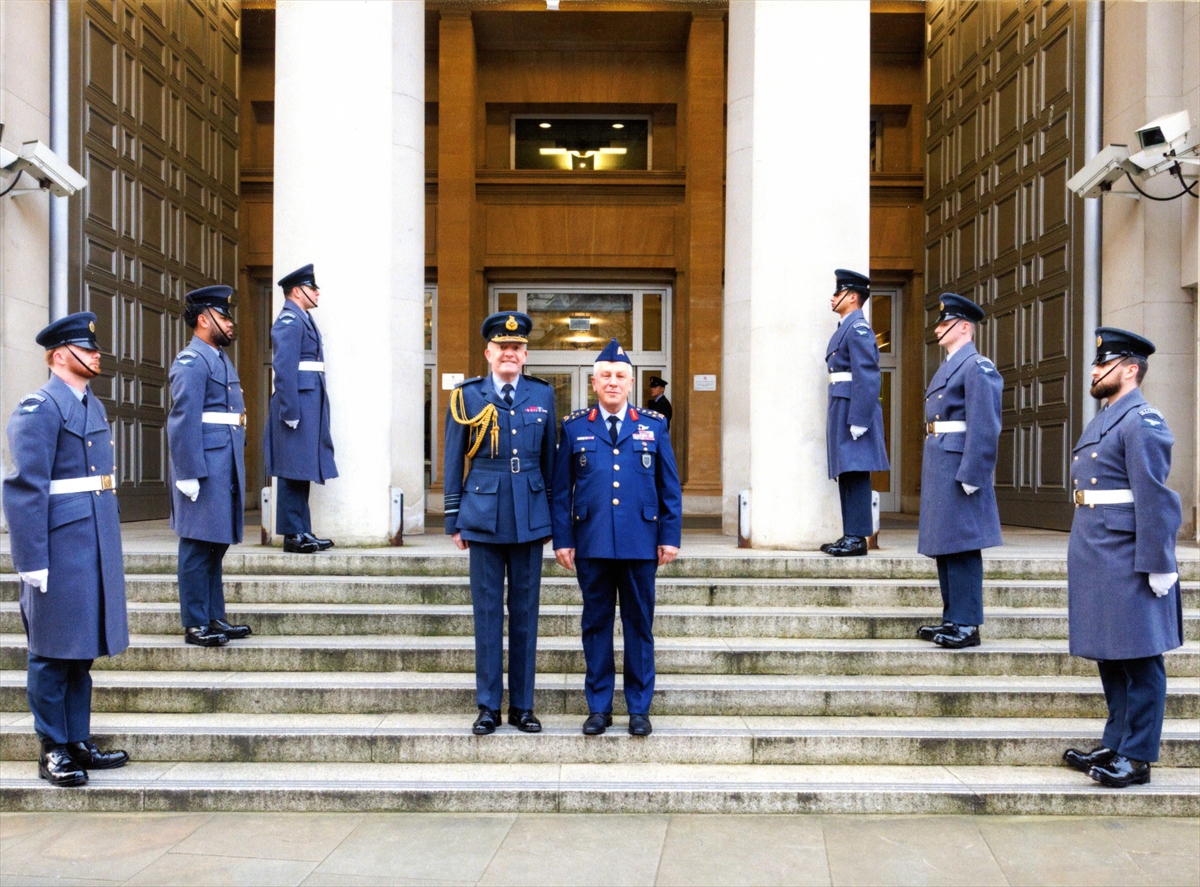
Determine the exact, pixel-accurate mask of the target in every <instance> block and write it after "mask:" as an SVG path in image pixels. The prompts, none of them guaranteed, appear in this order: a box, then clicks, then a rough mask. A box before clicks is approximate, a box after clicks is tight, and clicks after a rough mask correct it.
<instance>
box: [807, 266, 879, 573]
mask: <svg viewBox="0 0 1200 887" xmlns="http://www.w3.org/2000/svg"><path fill="white" fill-rule="evenodd" d="M833 273H834V277H835V279H836V281H837V282H836V284H835V291H834V294H833V295H832V296H831V297H830V299H829V305H830V307H831V308H832V309H833V311H834V313H835V314H837V315H838V316H839V317H840V318H841V319H840V320H839V321H838V328H837V331H836V332H834V334H833V337H832V338H831V339H830V340H829V347H827V348H826V349H825V364H826V366H827V367H828V369H829V409H828V412H827V421H826V427H825V449H826V452H827V453H828V456H829V477H830V479H831V480H832V479H835V478H836V479H837V483H838V494H839V495H840V497H841V500H842V538H841V539H839V540H837V541H836V542H827V543H826V544H824V545H822V546H821V550H822V551H824V552H825V553H826V554H832V555H833V556H834V557H862V556H863V555H865V554H866V553H867V537H868V536H870V535H871V534H872V533H874V532H875V530H874V521H873V520H872V517H871V472H872V471H887V470H888V468H889V464H888V457H887V443H886V441H884V439H883V407H882V406H881V405H880V403H879V386H880V374H879V344H878V342H876V340H875V331H874V330H872V329H871V324H869V323H868V322H867V319H866V317H865V316H864V315H863V311H862V306H863V304H864V303H865V302H866V301H867V299H868V298H870V296H871V281H870V279H868V278H867V277H865V276H864V275H862V274H858V273H856V272H854V271H847V270H846V269H845V268H838V269H837V270H836V271H834V272H833Z"/></svg>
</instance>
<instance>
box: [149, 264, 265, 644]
mask: <svg viewBox="0 0 1200 887" xmlns="http://www.w3.org/2000/svg"><path fill="white" fill-rule="evenodd" d="M231 295H233V290H232V289H230V288H229V287H227V286H206V287H203V288H202V289H198V290H193V291H192V292H190V293H188V294H187V295H186V296H185V297H184V307H183V321H184V323H186V324H187V325H188V326H189V327H190V328H191V329H193V330H194V331H195V332H194V335H193V336H192V341H191V342H189V343H188V346H187V347H186V348H184V349H183V350H182V351H180V352H179V355H178V356H177V357H176V358H175V362H174V363H172V364H171V370H170V374H169V377H170V380H171V412H170V414H169V415H168V416H167V448H168V451H169V453H170V462H171V466H170V477H171V528H172V529H173V530H175V532H176V533H177V534H178V536H179V564H178V571H179V609H180V614H181V618H182V621H183V632H184V633H183V639H184V641H186V642H187V643H189V644H195V645H197V646H200V647H220V646H223V645H225V644H227V643H229V641H231V640H240V639H241V638H246V637H249V636H250V626H248V625H231V624H230V623H229V622H228V621H226V619H225V615H226V614H225V590H224V588H223V587H222V583H221V561H222V560H223V559H224V557H225V552H226V551H227V550H228V549H229V546H230V545H234V544H236V543H238V542H241V541H242V521H243V512H244V511H245V502H246V464H245V455H244V451H245V448H246V405H245V403H244V401H243V400H242V383H241V381H240V380H239V379H238V374H237V370H235V369H234V367H233V361H231V360H230V359H229V355H227V354H226V353H225V348H226V347H228V346H229V345H232V344H233V339H234V323H233V312H232V311H231V309H230V306H229V297H230V296H231Z"/></svg>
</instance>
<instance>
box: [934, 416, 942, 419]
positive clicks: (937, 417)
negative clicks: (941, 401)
mask: <svg viewBox="0 0 1200 887" xmlns="http://www.w3.org/2000/svg"><path fill="white" fill-rule="evenodd" d="M933 418H935V419H940V418H942V417H941V416H934V417H933Z"/></svg>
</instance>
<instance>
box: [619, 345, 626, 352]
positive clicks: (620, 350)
mask: <svg viewBox="0 0 1200 887" xmlns="http://www.w3.org/2000/svg"><path fill="white" fill-rule="evenodd" d="M624 353H625V349H624V348H622V347H621V346H620V345H618V346H617V354H624Z"/></svg>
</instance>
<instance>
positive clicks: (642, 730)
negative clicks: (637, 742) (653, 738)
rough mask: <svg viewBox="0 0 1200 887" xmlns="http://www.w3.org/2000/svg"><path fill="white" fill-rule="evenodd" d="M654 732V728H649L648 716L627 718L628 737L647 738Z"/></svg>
mask: <svg viewBox="0 0 1200 887" xmlns="http://www.w3.org/2000/svg"><path fill="white" fill-rule="evenodd" d="M653 732H654V728H653V727H652V726H650V716H649V715H630V716H629V735H630V736H649V735H650V734H651V733H653Z"/></svg>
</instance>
